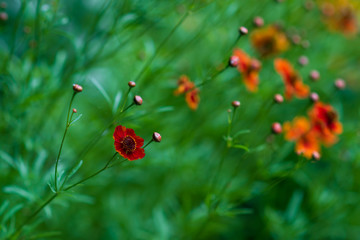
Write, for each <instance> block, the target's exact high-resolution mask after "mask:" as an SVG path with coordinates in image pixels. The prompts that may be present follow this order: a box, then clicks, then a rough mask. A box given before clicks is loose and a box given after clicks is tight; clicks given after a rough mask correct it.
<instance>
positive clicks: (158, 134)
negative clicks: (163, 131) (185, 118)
mask: <svg viewBox="0 0 360 240" xmlns="http://www.w3.org/2000/svg"><path fill="white" fill-rule="evenodd" d="M152 138H153V140H154V141H155V142H161V135H160V133H158V132H154V133H153V136H152Z"/></svg>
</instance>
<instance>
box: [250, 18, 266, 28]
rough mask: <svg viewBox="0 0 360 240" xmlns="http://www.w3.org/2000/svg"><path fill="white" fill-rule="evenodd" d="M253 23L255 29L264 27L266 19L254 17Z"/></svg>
mask: <svg viewBox="0 0 360 240" xmlns="http://www.w3.org/2000/svg"><path fill="white" fill-rule="evenodd" d="M253 23H254V25H255V27H262V26H264V19H263V18H262V17H254V19H253Z"/></svg>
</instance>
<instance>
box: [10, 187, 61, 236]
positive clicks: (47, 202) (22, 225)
mask: <svg viewBox="0 0 360 240" xmlns="http://www.w3.org/2000/svg"><path fill="white" fill-rule="evenodd" d="M57 196H58V193H54V194H53V195H52V196H51V197H50V198H49V199H48V200H47V201H46V202H44V203H43V204H42V205H41V206H40V207H39V208H38V209H37V210H36V211H35V212H33V214H31V215H30V216H29V217H28V218H27V219H26V220H25V221H24V222H23V223H22V224H21V225H20V226H19V227H18V228H17V230H16V231H15V232H14V233H13V234H12V235H11V236H10V237H9V239H15V237H17V236H18V235H19V234H20V233H21V231H22V229H23V227H24V226H26V224H28V223H29V222H30V221H31V220H32V219H33V218H34V217H36V216H37V215H38V214H39V213H40V212H41V210H43V209H44V208H45V207H46V206H47V205H48V204H50V203H51V202H52V201H53V200H54V199H55V198H56V197H57Z"/></svg>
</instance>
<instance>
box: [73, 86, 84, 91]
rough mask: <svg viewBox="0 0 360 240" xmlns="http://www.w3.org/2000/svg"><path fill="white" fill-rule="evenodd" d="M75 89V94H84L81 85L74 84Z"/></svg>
mask: <svg viewBox="0 0 360 240" xmlns="http://www.w3.org/2000/svg"><path fill="white" fill-rule="evenodd" d="M73 89H74V91H75V92H77V93H79V92H82V90H83V88H82V86H80V85H79V84H73Z"/></svg>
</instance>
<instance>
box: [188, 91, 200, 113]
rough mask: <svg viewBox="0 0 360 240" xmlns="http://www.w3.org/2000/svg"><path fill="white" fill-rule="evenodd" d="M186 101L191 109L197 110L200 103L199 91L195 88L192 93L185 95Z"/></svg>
mask: <svg viewBox="0 0 360 240" xmlns="http://www.w3.org/2000/svg"><path fill="white" fill-rule="evenodd" d="M185 100H186V103H187V104H188V106H189V108H190V109H192V110H196V109H197V108H198V106H199V102H200V96H199V89H197V88H195V89H193V90H191V91H188V92H187V93H186V94H185Z"/></svg>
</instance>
